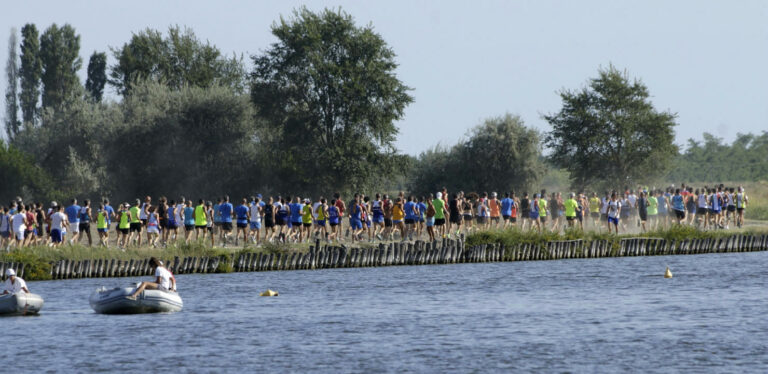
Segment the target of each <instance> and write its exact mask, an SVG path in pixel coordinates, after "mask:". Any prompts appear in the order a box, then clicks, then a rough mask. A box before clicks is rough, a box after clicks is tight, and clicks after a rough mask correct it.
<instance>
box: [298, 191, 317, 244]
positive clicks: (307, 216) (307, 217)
mask: <svg viewBox="0 0 768 374" xmlns="http://www.w3.org/2000/svg"><path fill="white" fill-rule="evenodd" d="M313 218H314V217H313V210H312V200H310V199H309V198H307V199H305V200H304V206H302V207H301V225H302V226H303V227H304V230H303V234H302V235H300V237H299V242H300V243H302V242H305V241H309V238H310V237H311V233H312V220H313ZM302 236H303V237H302Z"/></svg>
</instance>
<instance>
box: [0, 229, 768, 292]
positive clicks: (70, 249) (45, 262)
mask: <svg viewBox="0 0 768 374" xmlns="http://www.w3.org/2000/svg"><path fill="white" fill-rule="evenodd" d="M766 233H768V225H754V226H750V227H749V228H745V229H742V230H715V231H700V230H698V229H696V228H695V227H691V226H673V227H672V228H670V229H666V230H656V231H652V232H647V233H634V234H622V235H611V234H608V233H601V232H596V231H586V232H585V231H581V230H576V229H574V230H568V231H566V232H565V233H552V232H544V233H539V232H537V231H521V230H518V229H507V230H487V231H481V232H476V233H473V234H470V235H469V236H467V238H466V246H467V247H472V246H476V245H481V244H496V243H498V244H504V245H505V246H507V247H508V248H511V247H512V246H514V245H517V244H519V243H523V244H544V243H546V242H551V241H559V240H577V239H582V240H585V241H587V242H591V241H595V240H607V241H608V242H610V243H612V246H613V247H616V248H618V247H619V243H620V241H621V239H624V238H636V237H652V238H663V239H667V240H669V241H681V240H683V239H707V238H720V237H726V236H730V235H735V234H748V235H760V234H766ZM309 245H310V244H309V243H304V244H282V245H275V244H268V245H265V246H262V247H252V246H250V247H245V248H243V247H237V248H220V247H215V248H211V247H209V246H207V245H204V244H202V243H192V244H184V243H183V242H178V243H176V244H175V245H169V246H168V247H167V248H162V249H159V248H149V247H139V248H130V247H129V248H128V249H127V250H126V251H122V250H117V249H114V248H111V249H110V248H104V247H88V246H81V245H73V246H68V245H65V246H62V247H59V248H51V247H47V246H37V247H30V248H23V249H21V250H19V249H14V250H13V251H11V252H10V253H1V254H0V261H1V262H16V263H24V264H26V268H25V278H26V279H28V280H46V279H50V272H51V265H50V264H51V263H52V262H57V261H60V260H75V261H80V260H98V259H106V260H111V259H116V260H123V261H127V260H143V259H146V258H149V257H151V256H156V257H158V258H160V259H163V260H166V259H171V258H173V257H175V256H178V257H180V258H183V257H209V258H210V257H219V258H220V261H219V265H218V268H217V269H216V272H219V273H227V272H231V271H233V265H234V264H232V263H231V260H230V258H231V255H233V254H235V255H239V254H242V253H267V254H269V253H274V254H282V253H291V252H301V253H304V252H306V251H307V250H308V249H309ZM348 245H350V246H354V247H358V248H359V247H370V246H372V245H373V244H370V243H356V244H355V245H352V244H348ZM236 257H237V256H236Z"/></svg>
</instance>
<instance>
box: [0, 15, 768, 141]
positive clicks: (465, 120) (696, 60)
mask: <svg viewBox="0 0 768 374" xmlns="http://www.w3.org/2000/svg"><path fill="white" fill-rule="evenodd" d="M302 4H303V3H301V2H294V1H271V2H266V1H199V0H187V1H158V0H155V1H122V2H113V1H73V0H70V1H9V2H6V3H5V4H3V12H2V13H0V26H1V27H0V46H2V47H0V62H1V63H2V67H3V68H4V67H5V63H6V59H7V53H8V52H7V38H8V33H9V31H10V28H11V27H16V28H18V29H20V28H21V27H22V26H23V25H24V24H25V23H27V22H33V23H35V24H37V26H38V28H39V29H44V28H46V27H48V25H50V24H51V23H53V22H56V23H59V24H63V23H70V24H72V25H73V26H74V27H75V28H76V30H77V32H78V33H79V34H80V35H81V56H82V58H83V69H82V71H81V76H82V77H83V81H85V70H86V69H85V68H86V66H87V62H88V57H89V56H90V54H91V53H92V52H93V51H94V50H97V51H106V50H108V47H110V46H112V47H116V46H120V45H122V44H123V43H125V42H126V41H128V40H129V38H130V36H131V33H132V32H135V31H138V30H141V29H144V28H146V27H150V28H155V29H160V30H166V29H167V27H168V26H169V25H172V24H178V25H186V26H189V27H191V28H192V29H194V31H195V33H196V34H197V36H198V37H199V38H201V39H204V40H205V39H207V40H209V41H210V42H211V43H213V44H215V45H217V46H218V47H219V48H220V49H221V50H222V51H224V52H227V53H232V52H237V53H246V55H251V54H254V53H259V52H260V51H262V50H264V49H265V48H267V47H268V46H269V44H270V43H272V42H274V41H275V38H274V37H273V36H272V34H271V33H270V25H271V24H272V22H273V21H274V20H276V19H278V17H279V16H280V15H290V13H291V10H292V9H293V8H295V7H298V6H301V5H302ZM307 4H308V7H309V8H310V9H314V10H318V9H322V8H324V7H338V6H341V7H342V9H344V10H345V11H347V12H349V13H350V14H352V15H353V16H354V17H355V19H356V21H357V22H358V24H367V23H371V24H372V25H373V26H374V28H375V30H376V31H378V32H379V33H380V34H381V35H382V36H383V37H384V39H385V40H386V41H387V42H388V43H389V45H390V46H391V47H392V48H393V49H394V51H395V52H396V53H397V55H398V57H397V61H398V62H399V64H400V67H399V69H398V75H399V77H400V79H401V80H402V81H403V82H405V84H407V85H408V86H410V87H413V88H414V91H413V92H412V94H413V96H414V97H415V102H414V103H413V104H412V105H411V106H409V107H408V109H407V110H406V114H405V118H404V119H403V120H402V121H401V122H399V123H398V125H399V127H400V136H399V137H398V140H397V146H398V147H399V148H400V149H401V150H402V151H404V152H407V153H410V154H418V153H419V152H421V151H423V150H425V149H427V148H429V147H431V146H433V145H434V144H436V143H438V142H440V143H442V144H454V143H455V142H456V141H457V140H459V139H460V138H461V137H462V136H463V135H464V134H465V133H466V131H467V130H468V129H469V128H471V127H472V126H474V125H476V124H478V123H479V122H480V121H481V120H482V119H484V118H486V117H490V116H497V115H501V114H504V113H505V112H510V113H513V114H519V115H520V116H521V117H522V118H523V119H524V120H525V122H526V123H527V124H528V125H531V126H534V127H536V128H538V129H540V130H542V131H547V130H548V129H549V126H548V125H547V123H546V122H545V121H544V120H542V119H541V114H542V113H549V112H555V111H557V110H558V109H559V107H560V105H561V102H560V99H559V96H558V95H557V92H558V91H559V90H561V89H563V88H578V87H580V86H582V85H584V84H585V83H586V82H587V80H588V79H589V78H590V77H594V76H595V75H596V72H597V69H598V68H599V67H600V66H603V67H605V66H607V65H608V64H609V63H613V64H614V65H615V66H616V67H617V68H619V69H622V70H624V69H626V70H627V71H628V72H629V74H630V75H631V76H633V77H639V78H641V79H642V80H643V81H644V82H645V84H646V85H647V86H648V87H649V89H650V92H651V95H652V100H653V103H654V105H655V106H656V108H657V109H661V110H667V109H669V110H671V111H672V112H676V113H677V114H678V115H679V118H678V123H679V126H678V127H677V129H676V130H677V138H676V142H677V143H678V144H684V143H685V141H686V139H688V138H690V137H693V138H699V139H700V138H701V133H702V132H705V131H706V132H711V133H713V134H715V135H717V136H720V137H723V138H725V139H726V140H728V141H730V140H732V139H733V138H734V135H735V134H736V133H737V132H760V131H764V130H768V1H736V2H730V1H688V2H686V1H634V2H629V1H414V0H411V1H392V0H387V1H378V2H373V1H313V2H308V3H307ZM249 62H250V61H249ZM109 63H110V64H112V63H114V61H113V60H112V57H111V56H110V61H109ZM1 81H2V82H1V83H0V89H1V90H2V92H3V93H4V92H5V86H6V84H7V83H6V81H5V75H4V74H3V79H2V80H1ZM3 97H4V95H3ZM113 97H114V95H113Z"/></svg>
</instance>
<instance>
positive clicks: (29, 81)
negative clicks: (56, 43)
mask: <svg viewBox="0 0 768 374" xmlns="http://www.w3.org/2000/svg"><path fill="white" fill-rule="evenodd" d="M21 36H22V39H23V40H22V42H21V69H20V71H19V72H20V74H21V94H20V95H19V102H20V104H21V116H22V119H23V121H24V123H34V121H35V115H36V113H37V100H38V99H39V97H40V76H41V74H42V72H43V65H42V62H41V60H40V41H39V40H38V33H37V27H35V25H34V24H32V23H28V24H26V25H24V27H23V28H22V29H21Z"/></svg>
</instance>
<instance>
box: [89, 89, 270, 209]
mask: <svg viewBox="0 0 768 374" xmlns="http://www.w3.org/2000/svg"><path fill="white" fill-rule="evenodd" d="M120 105H121V112H122V119H121V121H120V122H119V123H118V124H117V125H116V126H115V127H113V128H112V130H111V134H108V135H107V136H108V137H109V139H108V140H106V143H105V144H106V145H107V149H106V150H105V153H104V157H103V158H102V159H103V160H104V162H105V163H104V166H105V167H106V170H109V173H110V174H111V175H112V176H114V180H115V182H116V183H115V185H114V186H113V189H112V191H113V192H114V193H115V194H116V195H117V196H129V197H136V196H141V195H143V194H147V193H149V194H165V195H166V196H179V195H181V194H183V195H185V196H187V197H192V198H194V199H195V200H196V199H197V198H198V197H207V198H210V197H212V196H216V195H220V194H222V193H225V192H228V193H230V194H231V195H232V196H244V195H245V194H247V195H250V194H253V193H254V191H253V189H255V188H258V187H260V186H262V185H263V183H264V181H265V180H264V178H261V177H262V175H263V174H262V173H261V168H260V166H261V165H260V164H259V163H258V162H257V160H256V159H255V155H256V143H254V139H253V138H254V121H253V107H252V105H251V104H250V102H249V101H248V97H247V96H245V95H238V94H236V93H234V92H233V91H232V90H231V89H230V88H225V87H218V86H214V87H210V88H206V89H204V88H200V87H184V88H182V89H180V90H173V89H171V88H169V87H167V86H165V85H162V84H160V83H156V82H140V83H138V84H135V85H134V86H133V89H132V91H131V95H129V96H126V97H125V99H124V100H123V102H122V103H121V104H120ZM111 179H112V178H111Z"/></svg>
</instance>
